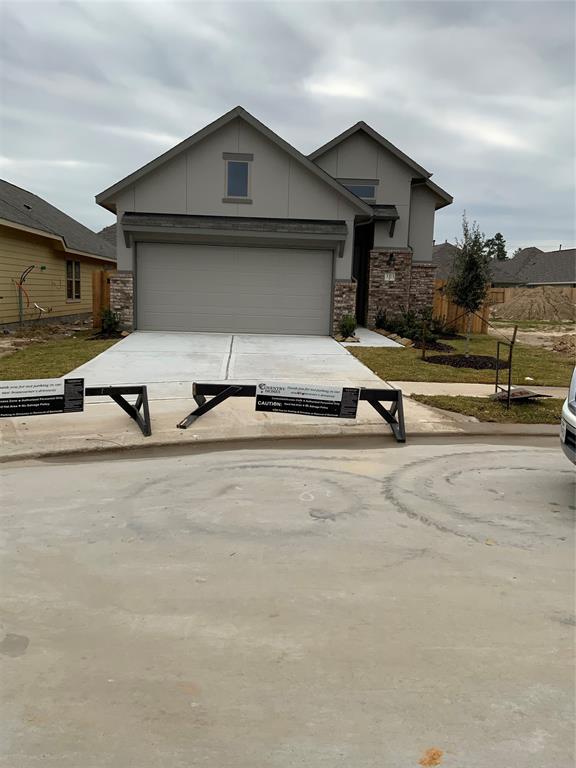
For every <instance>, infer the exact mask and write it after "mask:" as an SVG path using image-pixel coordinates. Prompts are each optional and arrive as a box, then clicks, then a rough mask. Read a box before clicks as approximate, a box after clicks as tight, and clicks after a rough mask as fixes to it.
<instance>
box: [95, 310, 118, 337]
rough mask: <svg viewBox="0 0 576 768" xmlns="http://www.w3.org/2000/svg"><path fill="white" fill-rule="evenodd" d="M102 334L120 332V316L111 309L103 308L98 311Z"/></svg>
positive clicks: (111, 334) (113, 334) (110, 334)
mask: <svg viewBox="0 0 576 768" xmlns="http://www.w3.org/2000/svg"><path fill="white" fill-rule="evenodd" d="M100 319H101V321H102V330H101V333H102V335H103V336H116V335H117V334H118V333H120V317H119V315H117V314H116V312H113V311H112V310H111V309H103V310H102V312H101V313H100Z"/></svg>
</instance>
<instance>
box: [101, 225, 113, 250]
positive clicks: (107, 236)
mask: <svg viewBox="0 0 576 768" xmlns="http://www.w3.org/2000/svg"><path fill="white" fill-rule="evenodd" d="M98 235H99V236H100V237H103V238H104V240H106V242H107V243H108V244H109V245H111V246H113V248H116V224H109V225H108V226H107V227H104V229H101V230H100V231H99V232H98Z"/></svg>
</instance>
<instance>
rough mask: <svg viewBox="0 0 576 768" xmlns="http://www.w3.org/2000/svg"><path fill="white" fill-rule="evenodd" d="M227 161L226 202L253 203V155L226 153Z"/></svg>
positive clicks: (225, 158) (225, 159)
mask: <svg viewBox="0 0 576 768" xmlns="http://www.w3.org/2000/svg"><path fill="white" fill-rule="evenodd" d="M224 161H225V163H226V196H225V198H224V202H231V203H232V202H235V203H236V202H247V203H251V202H252V200H251V199H250V197H251V190H250V184H251V167H250V166H251V163H252V155H248V154H234V153H231V152H225V153H224Z"/></svg>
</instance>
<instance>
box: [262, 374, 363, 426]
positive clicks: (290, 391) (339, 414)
mask: <svg viewBox="0 0 576 768" xmlns="http://www.w3.org/2000/svg"><path fill="white" fill-rule="evenodd" d="M359 396H360V390H359V389H358V388H356V387H330V386H321V385H314V384H281V383H279V382H271V383H260V384H257V385H256V410H257V411H267V412H269V413H298V414H302V415H305V416H332V417H335V418H339V419H355V418H356V413H357V410H358V398H359Z"/></svg>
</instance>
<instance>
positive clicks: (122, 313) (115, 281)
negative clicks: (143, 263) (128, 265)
mask: <svg viewBox="0 0 576 768" xmlns="http://www.w3.org/2000/svg"><path fill="white" fill-rule="evenodd" d="M110 309H111V310H112V311H113V312H116V313H117V314H118V315H119V317H120V326H121V328H122V330H124V331H132V330H133V329H134V275H133V273H132V272H129V271H124V270H120V271H118V272H115V273H114V274H113V275H111V276H110Z"/></svg>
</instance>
